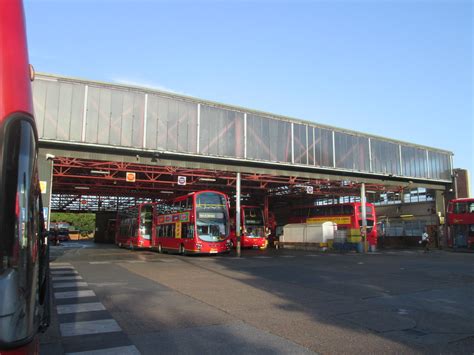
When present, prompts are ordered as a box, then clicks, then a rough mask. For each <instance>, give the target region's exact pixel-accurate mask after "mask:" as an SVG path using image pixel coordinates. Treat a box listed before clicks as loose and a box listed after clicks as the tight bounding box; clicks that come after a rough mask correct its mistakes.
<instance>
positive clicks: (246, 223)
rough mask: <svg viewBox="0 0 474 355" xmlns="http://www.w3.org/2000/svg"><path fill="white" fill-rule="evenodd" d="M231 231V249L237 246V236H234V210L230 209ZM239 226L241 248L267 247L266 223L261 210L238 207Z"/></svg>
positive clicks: (251, 207)
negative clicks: (240, 230) (240, 229)
mask: <svg viewBox="0 0 474 355" xmlns="http://www.w3.org/2000/svg"><path fill="white" fill-rule="evenodd" d="M231 216H232V217H231V220H232V225H233V226H232V230H231V234H230V241H231V243H232V244H231V245H232V246H233V247H235V246H237V236H236V235H235V209H231ZM240 226H241V228H242V234H241V238H240V246H241V247H242V248H260V249H265V248H266V247H267V245H268V238H267V236H268V234H269V233H268V230H269V228H268V227H267V223H266V221H265V218H264V216H263V210H262V208H261V207H258V206H241V207H240Z"/></svg>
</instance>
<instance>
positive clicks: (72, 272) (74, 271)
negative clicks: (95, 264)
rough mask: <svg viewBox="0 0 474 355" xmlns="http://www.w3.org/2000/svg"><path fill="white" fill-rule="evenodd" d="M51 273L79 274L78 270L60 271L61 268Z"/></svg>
mask: <svg viewBox="0 0 474 355" xmlns="http://www.w3.org/2000/svg"><path fill="white" fill-rule="evenodd" d="M50 272H51V275H62V274H77V273H78V272H77V271H76V270H72V269H71V270H64V271H59V270H54V271H50Z"/></svg>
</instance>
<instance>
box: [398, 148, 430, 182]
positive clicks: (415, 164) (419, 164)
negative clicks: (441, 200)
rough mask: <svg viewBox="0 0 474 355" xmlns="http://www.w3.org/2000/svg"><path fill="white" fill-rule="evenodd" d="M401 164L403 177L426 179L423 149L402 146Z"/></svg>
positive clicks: (426, 171) (424, 151) (425, 162)
mask: <svg viewBox="0 0 474 355" xmlns="http://www.w3.org/2000/svg"><path fill="white" fill-rule="evenodd" d="M402 164H403V166H402V168H403V175H404V176H409V177H419V178H427V177H428V169H427V161H426V150H425V149H421V148H416V147H408V146H403V145H402Z"/></svg>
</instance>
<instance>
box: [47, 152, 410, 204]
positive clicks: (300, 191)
mask: <svg viewBox="0 0 474 355" xmlns="http://www.w3.org/2000/svg"><path fill="white" fill-rule="evenodd" d="M127 173H134V174H135V179H134V181H133V182H127V180H126V174H127ZM178 176H185V177H186V184H185V185H180V184H178ZM241 181H242V183H241V186H242V193H243V195H244V196H246V195H247V196H252V197H255V198H258V199H259V200H260V201H263V200H264V199H268V198H269V197H271V198H274V199H277V198H278V197H279V196H280V197H282V198H285V199H287V198H293V197H294V198H305V197H311V198H314V197H318V196H320V197H321V196H328V197H329V196H330V197H338V196H360V184H359V183H357V182H352V181H332V180H328V179H308V178H300V177H297V176H277V175H270V174H261V173H242V174H241ZM308 187H311V188H312V190H313V191H312V193H311V194H310V195H308V194H307V188H308ZM208 188H212V189H213V190H219V191H222V192H225V193H227V194H229V195H231V196H232V195H233V194H234V193H235V188H236V173H234V172H228V171H217V170H207V169H195V168H180V167H174V166H163V165H159V163H157V164H156V165H145V164H141V163H140V162H137V163H134V162H133V163H131V162H111V161H99V160H87V159H79V158H67V157H56V158H54V164H53V200H54V201H56V204H53V205H52V208H53V209H60V210H62V209H66V207H67V206H68V205H69V204H73V203H76V204H77V203H84V205H87V206H88V207H87V208H86V209H88V210H90V209H91V208H90V206H91V205H94V206H95V207H94V209H95V210H99V209H100V208H101V206H102V205H104V204H107V203H109V204H110V201H109V200H110V197H114V196H115V197H117V199H116V201H114V202H112V205H113V206H112V207H113V209H114V208H118V206H119V205H122V203H126V201H125V199H126V197H128V198H133V199H138V200H140V199H141V200H140V201H142V202H143V201H157V200H160V199H169V198H170V197H177V196H180V195H183V194H186V193H189V192H190V191H197V190H202V189H208ZM366 189H367V190H372V191H374V192H381V193H382V192H388V191H394V192H399V191H402V190H403V186H391V187H387V186H384V185H382V184H370V185H369V184H366ZM104 196H106V197H107V198H103V197H104ZM101 197H102V200H101ZM119 197H122V198H125V199H123V201H119ZM59 200H60V201H59ZM138 200H136V201H135V202H139V201H138ZM129 204H133V202H131V203H129ZM104 206H105V205H104ZM109 209H110V208H109Z"/></svg>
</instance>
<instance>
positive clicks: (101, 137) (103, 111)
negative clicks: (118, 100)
mask: <svg viewBox="0 0 474 355" xmlns="http://www.w3.org/2000/svg"><path fill="white" fill-rule="evenodd" d="M111 105H112V92H111V90H107V89H101V90H100V92H99V110H98V114H99V116H98V122H97V132H98V134H97V142H98V143H99V144H110V117H111V112H112V110H111Z"/></svg>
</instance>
